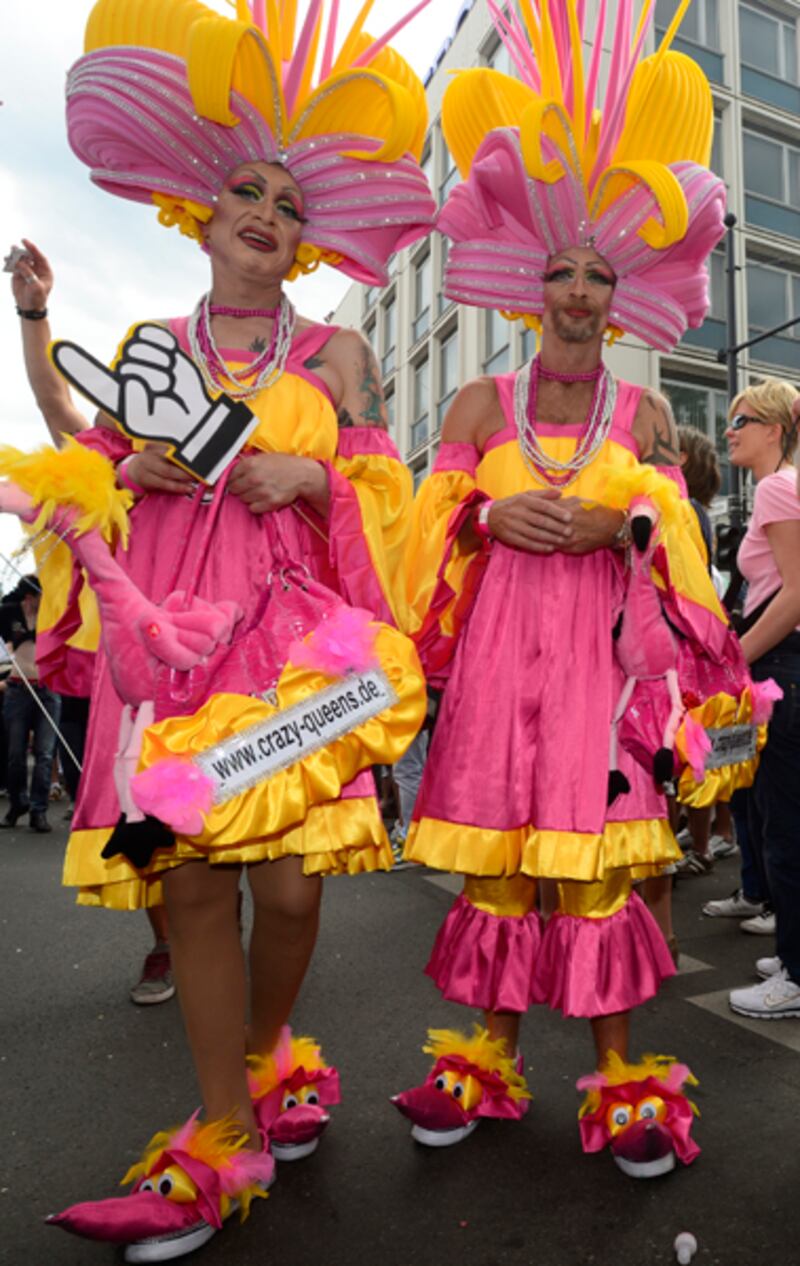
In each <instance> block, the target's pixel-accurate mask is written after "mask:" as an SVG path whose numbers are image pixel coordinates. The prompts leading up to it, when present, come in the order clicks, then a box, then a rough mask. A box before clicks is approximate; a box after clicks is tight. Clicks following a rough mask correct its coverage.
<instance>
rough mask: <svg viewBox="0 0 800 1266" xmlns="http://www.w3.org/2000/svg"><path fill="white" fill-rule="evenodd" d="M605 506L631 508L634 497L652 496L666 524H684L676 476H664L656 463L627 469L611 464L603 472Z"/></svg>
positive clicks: (670, 525) (602, 497) (668, 525)
mask: <svg viewBox="0 0 800 1266" xmlns="http://www.w3.org/2000/svg"><path fill="white" fill-rule="evenodd" d="M600 475H601V478H602V480H603V482H602V485H601V487H602V492H601V500H602V502H603V505H607V506H610V507H611V508H612V509H614V510H627V509H628V507H629V505H630V503H631V501H632V500H633V498H634V497H649V498H650V500H651V501H652V502H654V503H655V505H656V506H657V507H658V511H659V513H660V515H661V521H662V523H663V524H664V525H665V526H666V527H672V526H673V525H674V524H676V523H681V522H682V519H683V509H682V506H683V498H682V497H681V494H680V489H679V488H678V485H677V484H676V483H675V480H674V479H670V477H669V475H662V474H660V472H659V471H658V470H656V468H655V467H654V466H642V465H640V464H637V465H636V466H631V467H629V468H628V469H627V470H616V469H615V468H614V467H613V466H610V465H609V466H608V467H606V468H605V469H601V471H600Z"/></svg>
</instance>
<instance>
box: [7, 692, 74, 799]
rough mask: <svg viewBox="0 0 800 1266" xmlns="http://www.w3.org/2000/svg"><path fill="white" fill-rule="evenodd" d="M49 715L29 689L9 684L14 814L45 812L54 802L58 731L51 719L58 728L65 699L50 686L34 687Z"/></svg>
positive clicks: (10, 794)
mask: <svg viewBox="0 0 800 1266" xmlns="http://www.w3.org/2000/svg"><path fill="white" fill-rule="evenodd" d="M33 690H34V691H35V692H36V695H37V696H38V698H39V699H40V701H41V703H42V705H43V706H44V708H45V711H46V712H47V716H45V715H44V714H43V712H42V710H41V708H39V707H37V704H36V700H35V699H34V698H33V697H32V695H31V693H30V691H29V690H28V687H27V686H26V685H25V684H24V683H23V682H21V681H9V682H8V685H7V686H6V693H5V699H4V701H3V724H4V727H5V732H6V743H7V745H8V799H9V802H10V811H11V812H12V813H17V814H19V813H26V812H27V811H28V809H29V808H30V810H31V811H32V812H33V813H44V812H45V811H46V809H47V805H48V803H49V800H50V780H51V776H52V772H53V753H54V752H55V749H56V732H55V730H54V729H53V727H52V725H51V724H50V721H48V719H47V718H48V716H49V717H50V718H52V720H53V721H54V722H55V724H56V725H58V718H59V715H60V713H61V698H60V696H59V695H56V694H53V692H52V690H48V689H47V687H46V686H33ZM31 734H33V773H32V775H31V780H30V794H29V793H28V738H29V736H30V735H31Z"/></svg>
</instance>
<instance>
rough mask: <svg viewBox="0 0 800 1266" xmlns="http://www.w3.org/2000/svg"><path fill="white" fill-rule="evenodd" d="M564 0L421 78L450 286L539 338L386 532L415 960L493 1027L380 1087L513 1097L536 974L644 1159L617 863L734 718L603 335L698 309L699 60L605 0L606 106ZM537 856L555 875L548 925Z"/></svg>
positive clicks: (649, 445) (457, 1107) (651, 427)
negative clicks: (435, 90) (478, 66)
mask: <svg viewBox="0 0 800 1266" xmlns="http://www.w3.org/2000/svg"><path fill="white" fill-rule="evenodd" d="M582 12H583V8H582V6H580V5H577V6H576V4H575V3H574V2H573V0H566V2H565V3H564V4H563V5H559V6H544V5H542V6H541V8H540V10H539V13H540V19H537V18H536V17H535V15H534V13H533V11H532V10H531V11H530V12H529V13H528V23H529V25H528V28H527V30H526V29H525V28H524V27H523V25H522V24H521V23H520V22H519V21H518V20H517V19H516V18H515V17H514V16H513V15H512V16H500V14H499V12H498V14H497V17H496V21H497V27H498V32H499V34H500V36H501V38H502V39H503V40H504V41H505V42H506V44H507V47H508V51H509V54H510V56H511V58H512V61H513V63H514V64H515V66H516V69H517V71H518V75H519V78H517V79H511V78H509V77H507V76H504V75H501V74H499V73H498V72H496V71H493V70H468V71H464V72H461V73H459V74H458V75H457V76H456V77H455V78H454V79H453V81H452V82H451V84H450V85H449V86H448V89H447V91H446V93H445V97H444V101H443V109H442V123H443V129H444V133H445V137H446V139H447V143H448V146H449V148H450V150H451V152H452V154H453V156H454V158H455V159H456V162H457V164H458V166H459V169H460V171H461V174H462V177H463V183H462V184H461V185H459V186H457V187H456V188H455V190H454V191H453V192H452V193H451V195H450V197H449V198H448V201H447V203H446V204H445V206H444V208H443V210H442V212H441V214H440V218H439V221H438V228H439V230H440V231H441V232H442V233H444V234H445V235H446V236H447V237H448V238H449V239H450V240H451V243H452V245H451V250H450V254H449V257H448V266H447V274H446V279H445V290H446V293H447V294H448V295H449V297H450V298H452V299H456V300H458V301H461V302H465V303H470V304H475V305H477V306H480V307H484V308H489V309H492V308H494V309H499V310H500V311H502V312H503V314H504V315H507V316H514V315H516V316H521V317H524V318H525V320H526V321H527V322H528V324H530V325H532V326H534V327H535V328H536V329H537V330H539V331H540V333H541V346H540V351H539V354H538V355H537V356H536V357H535V358H534V360H533V361H532V362H531V363H529V364H528V365H526V366H525V367H524V368H523V369H522V370H520V371H519V373H517V374H508V375H505V376H503V377H500V378H495V379H489V378H483V379H479V380H477V381H475V382H473V383H470V384H468V385H467V386H466V387H465V388H464V389H463V390H462V391H461V392H460V393H459V396H458V397H457V399H456V401H455V402H454V404H453V406H452V408H451V411H450V414H449V415H448V418H447V420H446V421H445V425H444V430H443V434H442V444H441V447H440V450H439V455H438V458H437V462H436V466H435V468H434V472H433V474H432V475H431V477H430V478H429V480H428V481H427V483H426V484H424V485H423V487H422V488H421V490H420V492H419V494H418V497H417V501H416V506H415V517H414V524H413V527H412V534H411V536H410V538H409V547H408V550H407V552H406V569H405V570H406V579H407V597H408V601H409V605H410V607H411V610H412V612H413V616H412V621H413V623H412V629H413V630H414V631H413V636H414V638H415V641H416V642H417V645H418V648H419V650H420V655H421V658H422V661H423V665H424V667H425V670H426V673H427V675H428V678H429V681H430V682H432V684H434V685H439V686H442V687H444V694H443V698H442V703H441V708H440V712H439V716H438V719H437V722H436V728H435V731H434V736H433V740H432V744H431V749H430V753H429V757H428V761H427V766H426V772H425V776H424V779H423V782H422V786H421V789H420V793H419V796H418V799H417V804H416V809H415V814H414V822H413V823H412V826H411V829H410V831H409V834H408V841H407V844H406V857H407V858H408V859H410V860H412V861H415V862H419V863H422V864H425V865H428V866H433V867H436V868H437V869H440V870H445V871H453V872H456V873H461V874H463V875H464V876H465V885H464V891H463V894H462V895H461V896H459V897H458V898H457V900H456V902H455V905H454V907H453V908H452V910H451V912H450V913H449V915H448V916H447V918H446V920H445V922H444V924H443V926H442V928H441V930H440V932H439V934H438V936H437V939H436V943H435V945H434V947H433V952H432V954H431V957H430V960H429V962H428V965H427V968H426V971H427V973H428V975H430V976H431V977H432V979H433V980H434V982H435V983H436V985H437V986H438V988H439V989H440V991H441V993H442V994H443V996H444V997H445V998H447V999H449V1000H450V1001H454V1002H460V1003H463V1004H464V1005H466V1006H470V1007H479V1008H480V1009H482V1010H483V1012H484V1013H485V1016H486V1026H487V1027H486V1029H485V1030H484V1029H479V1030H478V1031H477V1032H476V1034H475V1035H474V1036H473V1037H464V1036H463V1035H459V1034H457V1033H453V1032H442V1031H438V1030H435V1031H433V1032H432V1033H431V1035H430V1040H429V1043H428V1045H427V1046H426V1048H425V1049H426V1050H427V1051H429V1052H430V1053H431V1054H432V1055H433V1056H434V1060H435V1062H434V1065H433V1068H432V1069H431V1072H430V1074H429V1076H428V1077H427V1079H426V1081H425V1084H424V1085H423V1086H420V1087H417V1088H415V1089H413V1090H410V1091H407V1092H405V1093H403V1094H401V1095H398V1096H397V1097H396V1099H395V1103H396V1106H397V1107H398V1108H399V1109H400V1111H401V1112H403V1114H404V1115H405V1116H407V1117H408V1118H410V1119H411V1121H412V1122H413V1123H414V1124H413V1134H414V1137H415V1138H416V1139H417V1140H418V1141H420V1142H422V1143H425V1144H428V1145H430V1146H446V1145H448V1144H452V1143H456V1142H458V1141H460V1140H461V1139H463V1138H465V1137H466V1136H467V1135H468V1134H469V1133H470V1132H471V1131H472V1130H473V1129H474V1128H475V1126H476V1124H477V1122H478V1121H479V1119H480V1118H481V1117H492V1116H493V1117H505V1118H509V1119H518V1118H519V1117H521V1116H522V1115H523V1113H524V1111H525V1110H526V1108H527V1101H528V1099H529V1097H530V1096H529V1094H528V1091H527V1088H526V1086H525V1081H524V1078H523V1076H522V1068H521V1058H520V1056H519V1053H518V1046H517V1040H518V1032H519V1022H520V1017H521V1015H522V1014H523V1013H524V1012H526V1011H527V1010H528V1008H529V1007H530V1006H531V1004H533V1003H546V1004H548V1005H549V1006H551V1007H553V1008H556V1009H558V1010H560V1011H561V1012H562V1014H563V1015H565V1016H581V1017H586V1018H588V1019H589V1020H590V1022H591V1026H592V1030H593V1035H594V1041H595V1047H596V1055H597V1068H598V1072H597V1074H596V1075H593V1076H592V1077H591V1078H587V1079H584V1080H583V1082H582V1085H585V1088H586V1089H587V1090H588V1092H589V1094H588V1097H587V1101H586V1104H585V1107H584V1114H583V1123H582V1134H583V1141H584V1146H585V1147H586V1148H587V1149H588V1150H597V1149H598V1148H600V1147H602V1146H603V1145H604V1144H605V1143H606V1142H608V1141H610V1140H611V1141H612V1148H613V1150H614V1154H615V1159H617V1161H618V1163H619V1164H620V1165H621V1166H622V1167H623V1168H624V1169H626V1172H628V1173H632V1174H636V1175H637V1176H650V1175H655V1174H658V1173H663V1172H665V1171H666V1169H668V1168H671V1167H672V1165H674V1163H675V1156H676V1155H677V1156H678V1157H679V1158H680V1159H682V1160H683V1161H689V1160H692V1159H693V1158H694V1156H695V1155H696V1152H697V1150H698V1149H697V1147H696V1145H695V1144H694V1143H693V1142H692V1141H691V1139H690V1138H689V1125H690V1123H691V1119H692V1113H691V1109H690V1108H689V1106H688V1103H687V1101H686V1099H685V1098H684V1097H683V1095H682V1093H681V1086H682V1085H683V1083H684V1082H685V1081H686V1079H687V1077H688V1070H687V1069H686V1068H685V1067H683V1066H681V1065H677V1064H675V1063H674V1061H670V1060H665V1061H660V1060H653V1059H650V1058H648V1059H646V1060H645V1061H644V1062H643V1063H642V1064H639V1065H629V1064H628V1063H627V1060H628V1050H627V1045H628V1029H629V1015H630V1012H631V1010H632V1009H633V1008H635V1007H637V1006H639V1005H640V1004H641V1003H643V1002H645V1001H646V1000H647V999H649V998H652V997H653V995H654V994H655V993H656V991H657V990H658V987H659V985H660V983H661V981H662V980H663V979H664V978H665V977H667V976H670V975H672V974H673V971H674V968H673V964H672V961H671V958H670V955H669V952H668V950H667V946H666V944H665V942H664V939H663V937H662V935H661V933H660V931H659V929H658V927H657V925H656V923H655V921H654V920H653V918H652V916H651V915H650V913H649V911H648V910H647V908H646V907H645V905H644V903H643V902H642V900H641V899H640V897H639V896H638V894H637V893H636V891H635V889H634V888H633V884H634V882H635V881H636V880H637V879H638V878H641V877H645V876H647V875H651V874H655V873H658V871H659V869H660V868H661V867H662V866H663V865H664V864H666V863H668V862H669V861H670V860H672V859H673V858H675V857H677V856H679V853H678V850H677V846H676V844H675V841H674V838H673V836H672V833H671V831H670V829H669V826H668V822H667V816H666V802H665V797H664V786H663V784H664V781H665V780H668V779H670V778H671V777H673V776H675V777H677V775H678V773H679V771H680V770H681V769H682V768H683V766H685V765H686V764H687V761H686V757H685V751H684V748H685V746H686V735H687V732H688V733H689V734H690V736H692V737H694V738H697V739H698V742H699V743H700V745H701V746H702V745H703V744H704V743H705V741H706V740H707V735H706V734H705V732H703V733H702V735H700V733H699V732H700V730H701V729H702V726H700V725H699V724H697V727H696V728H695V722H694V719H693V717H692V716H691V715H690V714H691V711H692V707H693V706H694V705H697V704H699V703H700V702H701V701H705V702H708V701H709V700H710V699H713V700H714V701H715V703H716V705H717V706H718V707H720V708H723V707H726V706H729V707H730V708H731V709H732V710H733V711H734V713H735V712H736V709H737V708H738V709H740V712H739V713H738V714H737V719H742V718H741V709H744V710H745V711H747V709H749V708H750V696H749V694H748V693H747V688H748V681H749V679H748V674H747V671H746V667H745V665H744V663H743V660H742V657H741V654H740V653H739V650H738V647H737V645H736V641H735V638H734V637H733V635H732V634H731V633H730V631H729V629H728V627H727V621H726V618H725V615H724V612H723V611H722V609H721V607H720V605H719V603H718V601H717V598H716V596H715V594H714V590H713V587H712V586H711V584H710V581H709V579H708V574H707V571H706V568H705V566H704V563H703V560H702V558H701V555H700V552H699V551H698V549H697V540H696V533H695V534H694V536H693V528H692V522H691V513H690V511H689V509H688V502H685V501H683V502H682V501H681V498H680V496H679V493H678V491H677V489H676V487H675V482H673V481H676V482H677V483H678V484H680V483H681V480H680V475H679V473H678V471H677V469H676V467H677V461H678V452H677V437H676V434H675V426H674V421H673V420H672V417H671V413H670V410H669V406H668V404H667V402H666V401H664V400H663V399H662V398H661V397H659V396H658V395H657V394H656V393H653V392H650V391H644V390H642V389H641V388H639V387H636V386H633V385H631V384H629V383H625V382H621V381H617V380H616V379H615V378H614V377H613V375H612V374H611V373H610V371H609V370H608V369H606V368H605V367H604V365H603V362H602V343H603V339H604V336H606V335H609V334H610V335H612V336H614V337H616V336H619V334H620V333H622V332H630V333H632V334H634V335H636V336H637V337H638V338H642V339H645V340H646V341H647V342H649V343H650V344H651V345H652V346H654V347H658V348H661V349H668V348H670V347H672V346H673V345H674V343H675V342H676V341H677V340H678V339H679V338H680V337H681V335H682V334H683V333H684V331H685V330H686V328H687V325H693V326H695V325H699V324H700V323H701V322H702V320H703V317H704V315H705V312H706V308H707V277H706V270H705V260H706V257H707V255H708V253H709V251H710V250H711V248H712V247H713V246H714V244H715V243H716V241H717V240H718V239H719V237H720V235H721V233H722V213H723V208H724V189H723V186H722V184H721V182H720V181H719V180H718V179H717V178H716V177H715V176H714V175H713V174H712V173H711V172H710V171H708V170H707V166H706V164H707V162H708V157H709V153H710V144H711V131H712V123H713V111H712V102H711V94H710V91H709V88H708V85H707V83H706V81H705V79H704V77H703V74H702V72H701V71H700V70H699V68H698V67H697V65H696V64H695V63H694V62H691V61H690V60H689V59H688V58H686V57H682V56H680V55H679V54H675V53H672V52H670V51H667V50H668V43H669V39H670V38H671V33H670V36H669V37H668V38H667V39H666V40H665V44H664V45H663V46H662V48H661V49H660V50H659V52H658V54H657V55H656V56H655V57H654V58H648V59H646V60H644V61H642V62H641V63H639V62H638V59H639V53H640V51H641V39H642V38H643V34H644V31H645V30H646V26H647V23H646V20H644V18H643V20H642V23H641V24H640V27H639V29H638V31H637V32H636V33H634V30H633V27H632V26H631V23H632V19H633V10H632V6H624V7H623V8H622V9H621V14H620V17H619V22H618V26H617V29H616V31H615V33H614V36H613V41H612V42H613V49H614V51H613V57H612V63H611V72H610V79H609V84H608V88H607V93H606V99H605V104H604V106H603V110H602V114H600V113H599V111H598V110H595V105H596V104H597V103H596V100H595V93H596V87H597V81H598V72H599V57H600V51H601V49H602V47H603V44H604V40H603V39H602V38H601V36H602V21H601V31H600V32H596V33H595V34H594V53H593V54H592V56H591V58H590V61H589V65H588V66H587V67H586V68H584V66H583V46H582V43H581V38H580V29H581V21H582V19H581V17H580V14H581V13H582ZM640 36H641V38H639V37H640ZM534 50H536V51H535V52H534ZM637 63H638V64H637ZM667 102H669V107H668V108H667ZM667 117H669V119H670V121H675V127H674V129H673V128H671V127H670V128H668V127H667V123H666V119H667ZM626 119H627V120H629V122H628V123H627V124H625V120H626ZM623 125H624V126H623ZM653 467H660V468H661V470H660V472H658V473H657V472H656V471H655V470H654V469H653ZM643 525H646V530H645V531H644V532H643V533H642V531H641V529H642V526H643ZM640 558H641V560H643V561H640ZM651 563H652V570H651ZM700 666H702V667H700ZM689 683H691V687H692V689H691V690H690V689H688V684H689ZM643 718H647V721H645V720H644V719H643ZM746 720H747V722H748V725H747V726H746V727H745V728H747V730H748V735H749V736H752V733H753V732H754V730H755V727H754V726H752V725H750V724H749V722H750V720H751V717H750V712H747V718H746ZM651 722H652V723H651ZM708 724H709V725H710V726H711V727H713V726H714V725H716V726H717V727H719V725H720V722H718V721H717V722H715V721H709V722H708ZM648 726H649V727H650V728H651V729H652V731H653V734H654V735H655V741H654V742H653V743H652V744H651V745H650V747H648V739H649V735H646V731H647V729H648ZM682 745H683V746H682ZM643 748H644V749H648V750H647V751H645V752H644V754H643V753H642V751H641V750H640V749H643ZM682 751H684V755H683V756H682V757H681V755H680V753H681V752H682ZM697 763H698V762H697V760H695V765H696V766H697ZM754 763H755V762H754V761H753V760H752V759H750V760H748V759H744V760H742V761H741V762H740V763H739V765H737V768H736V770H735V771H734V770H733V769H731V770H729V772H730V776H731V778H734V779H735V778H736V777H741V778H742V779H743V780H746V779H748V778H752V769H753V767H754ZM745 767H746V768H745ZM665 769H666V772H664V771H665ZM697 773H698V778H699V782H700V783H701V784H702V782H703V781H704V779H705V776H706V775H705V769H704V767H703V761H702V759H700V761H699V768H698V769H697ZM716 776H717V775H716V774H714V777H716ZM540 879H547V880H550V881H555V882H556V884H557V890H558V904H557V910H556V912H555V913H554V914H553V915H552V916H551V917H550V919H549V920H548V921H547V923H546V925H545V926H543V921H542V918H541V917H540V914H539V913H538V911H537V893H536V889H537V880H540ZM618 1101H619V1102H621V1104H622V1107H621V1108H620V1110H619V1114H618V1120H615V1119H614V1117H613V1114H612V1115H607V1114H608V1110H609V1103H612V1104H613V1103H614V1102H618Z"/></svg>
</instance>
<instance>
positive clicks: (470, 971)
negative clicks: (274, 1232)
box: [425, 895, 542, 1012]
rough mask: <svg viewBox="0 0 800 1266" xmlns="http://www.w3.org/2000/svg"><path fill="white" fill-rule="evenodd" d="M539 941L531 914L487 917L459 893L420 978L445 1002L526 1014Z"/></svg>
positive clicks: (536, 919) (538, 923)
mask: <svg viewBox="0 0 800 1266" xmlns="http://www.w3.org/2000/svg"><path fill="white" fill-rule="evenodd" d="M541 939H542V929H541V920H540V918H539V915H538V914H537V913H536V911H531V913H530V914H526V915H524V916H510V915H503V916H498V915H494V914H486V913H485V912H484V911H483V910H479V909H478V908H477V907H476V906H474V905H472V904H471V903H470V902H469V901H468V900H467V898H466V897H465V896H463V895H462V896H460V897H458V898H457V900H456V902H455V904H454V905H453V907H452V908H451V910H450V912H449V914H448V915H447V918H446V919H445V921H444V923H443V924H442V926H441V928H440V929H439V933H438V935H437V937H436V941H435V943H434V946H433V950H432V952H431V957H430V961H429V963H428V965H427V967H426V968H425V974H426V975H428V976H430V977H431V979H432V980H433V982H434V983H435V984H436V986H437V988H438V989H439V990H440V991H441V993H442V995H443V996H444V997H445V998H447V999H448V1001H449V1002H461V1003H463V1004H464V1005H465V1006H469V1007H482V1008H483V1009H484V1010H485V1011H517V1012H523V1011H527V1010H528V1007H529V1006H530V1005H531V1001H532V998H531V978H532V975H533V966H534V963H535V961H536V957H537V955H538V953H539V946H540V943H541Z"/></svg>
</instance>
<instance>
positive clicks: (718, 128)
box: [711, 114, 725, 179]
mask: <svg viewBox="0 0 800 1266" xmlns="http://www.w3.org/2000/svg"><path fill="white" fill-rule="evenodd" d="M711 170H712V171H713V173H714V175H715V176H719V177H720V179H724V176H725V173H724V172H723V170H722V115H721V114H715V115H714V139H713V141H712V142H711Z"/></svg>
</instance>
